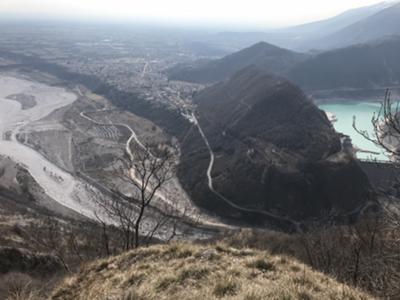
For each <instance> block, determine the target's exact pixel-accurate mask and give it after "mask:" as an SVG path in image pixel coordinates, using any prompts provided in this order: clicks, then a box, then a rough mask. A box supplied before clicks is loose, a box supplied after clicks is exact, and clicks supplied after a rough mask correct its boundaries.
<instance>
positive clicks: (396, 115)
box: [353, 90, 400, 162]
mask: <svg viewBox="0 0 400 300" xmlns="http://www.w3.org/2000/svg"><path fill="white" fill-rule="evenodd" d="M391 98H392V97H391V92H390V90H387V91H386V94H385V98H384V99H383V101H382V103H381V107H380V109H379V111H378V113H376V114H374V116H373V117H372V119H371V123H372V126H373V133H372V135H371V134H370V133H369V132H368V131H367V130H362V129H359V128H358V127H357V125H356V117H353V128H354V129H355V130H356V131H357V132H358V133H359V134H360V135H362V136H363V137H364V138H365V139H367V140H369V141H371V142H372V143H374V144H375V145H377V146H378V147H380V148H382V149H383V150H384V151H385V152H386V153H387V154H389V156H390V157H391V159H392V161H394V162H399V161H400V102H399V101H396V102H393V101H392V99H391Z"/></svg>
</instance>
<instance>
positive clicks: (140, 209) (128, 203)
mask: <svg viewBox="0 0 400 300" xmlns="http://www.w3.org/2000/svg"><path fill="white" fill-rule="evenodd" d="M131 151H132V152H131V154H132V157H131V159H130V163H129V164H126V163H125V162H124V163H123V164H122V167H120V168H119V169H115V170H114V171H115V176H117V177H118V179H119V180H120V181H121V182H122V183H123V184H124V185H130V186H131V187H132V188H131V190H130V193H129V195H127V194H124V193H121V192H119V191H117V189H114V191H113V195H112V196H111V197H102V198H101V199H97V200H96V202H97V203H98V206H99V207H100V212H99V213H98V214H97V216H98V219H102V222H105V221H104V219H105V218H107V219H108V222H109V223H114V224H115V225H116V226H117V227H119V228H120V229H121V231H122V232H123V236H122V239H123V241H124V248H125V249H126V250H128V249H132V248H137V247H139V246H140V245H141V244H148V243H150V241H151V240H152V239H153V238H154V236H155V234H156V233H157V232H160V231H161V230H163V231H165V228H166V227H169V228H170V233H169V237H168V238H167V239H170V238H172V237H174V236H175V235H176V220H178V219H179V220H181V219H182V218H184V216H185V215H186V209H185V208H182V207H179V204H178V202H177V199H167V198H166V197H165V196H163V195H162V194H161V189H162V188H163V187H164V186H165V184H166V183H167V182H168V181H169V180H171V179H172V177H173V175H174V168H175V162H174V156H173V154H172V153H171V150H170V149H169V148H168V147H162V148H160V147H159V148H157V149H156V150H155V151H154V150H153V151H154V154H153V153H152V152H151V151H150V149H149V148H147V147H146V148H144V147H143V146H141V145H135V146H134V147H132V149H131ZM155 202H157V203H155ZM153 204H154V205H153ZM100 215H102V216H101V217H100Z"/></svg>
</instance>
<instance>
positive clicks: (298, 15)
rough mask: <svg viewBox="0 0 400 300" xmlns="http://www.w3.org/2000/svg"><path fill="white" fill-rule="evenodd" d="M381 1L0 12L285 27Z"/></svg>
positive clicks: (55, 5) (137, 2)
mask: <svg viewBox="0 0 400 300" xmlns="http://www.w3.org/2000/svg"><path fill="white" fill-rule="evenodd" d="M381 1H382V0H378V1H377V0H0V13H7V14H23V15H28V16H31V17H37V16H52V17H58V16H64V17H70V16H73V17H76V18H82V17H84V18H86V17H88V18H98V17H101V18H104V17H106V18H117V19H120V20H125V19H128V20H131V21H143V20H148V21H153V20H160V21H163V22H165V21H167V22H174V23H178V22H191V23H205V22H207V23H219V24H235V23H236V24H243V25H245V24H247V25H267V26H282V25H291V24H298V23H304V22H309V21H313V20H318V19H323V18H326V17H330V16H333V15H335V14H338V13H340V12H342V11H345V10H347V9H351V8H355V7H360V6H366V5H369V4H375V3H379V2H381Z"/></svg>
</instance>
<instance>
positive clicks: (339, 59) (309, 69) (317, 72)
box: [288, 36, 400, 90]
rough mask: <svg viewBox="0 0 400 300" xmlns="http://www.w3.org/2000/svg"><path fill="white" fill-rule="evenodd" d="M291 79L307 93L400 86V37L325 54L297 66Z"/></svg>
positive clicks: (290, 75) (289, 75) (291, 72)
mask: <svg viewBox="0 0 400 300" xmlns="http://www.w3.org/2000/svg"><path fill="white" fill-rule="evenodd" d="M288 77H289V78H290V79H291V80H293V81H294V82H296V83H297V84H299V85H300V86H301V87H303V88H305V89H307V90H310V89H311V90H319V89H338V88H376V87H391V86H398V85H400V37H399V36H397V37H391V38H385V39H384V40H380V41H376V42H374V43H370V44H360V45H355V46H351V47H347V48H343V49H338V50H332V51H328V52H324V53H322V54H319V55H317V56H315V57H312V58H310V59H308V60H307V61H304V62H301V63H299V64H298V65H296V66H295V67H294V68H293V69H292V70H291V71H290V72H289V74H288Z"/></svg>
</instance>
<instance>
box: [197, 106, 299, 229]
mask: <svg viewBox="0 0 400 300" xmlns="http://www.w3.org/2000/svg"><path fill="white" fill-rule="evenodd" d="M190 119H191V121H192V122H193V123H194V124H195V125H196V126H197V128H198V130H199V133H200V135H201V137H202V139H203V141H204V143H205V144H206V146H207V148H208V151H209V153H210V163H209V165H208V168H207V179H208V188H209V189H210V191H211V192H212V193H213V194H214V195H216V196H217V197H218V198H219V199H221V200H222V201H224V202H225V203H226V204H228V205H229V206H231V207H233V208H235V209H237V210H239V211H242V212H246V213H253V214H261V215H264V216H266V217H268V218H272V219H274V220H277V221H280V222H284V223H287V224H291V226H293V228H294V229H295V230H296V231H297V232H301V231H302V230H301V223H300V222H297V221H295V220H292V219H290V218H287V217H283V216H279V215H275V214H273V213H271V212H268V211H265V210H258V209H252V208H246V207H243V206H240V205H237V204H236V203H234V202H232V201H231V200H229V199H227V198H226V197H224V196H223V195H221V194H220V193H219V192H218V191H216V190H215V188H214V186H213V178H212V175H211V173H212V169H213V166H214V161H215V156H214V152H213V151H212V148H211V146H210V143H209V141H208V139H207V137H206V135H205V133H204V131H203V129H202V128H201V126H200V123H199V121H198V120H197V118H196V116H195V115H194V113H191V118H190Z"/></svg>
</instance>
